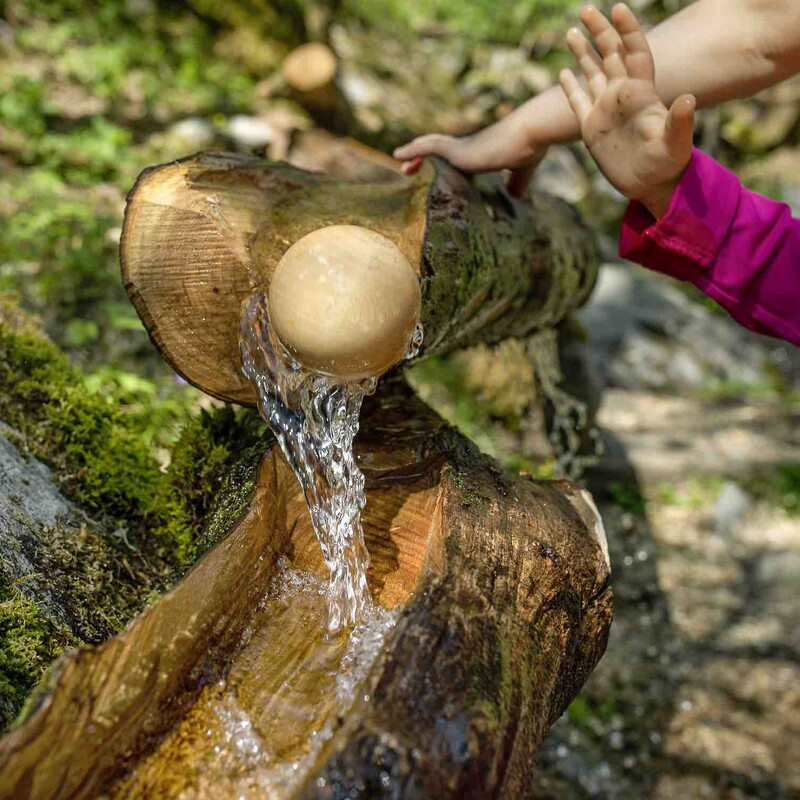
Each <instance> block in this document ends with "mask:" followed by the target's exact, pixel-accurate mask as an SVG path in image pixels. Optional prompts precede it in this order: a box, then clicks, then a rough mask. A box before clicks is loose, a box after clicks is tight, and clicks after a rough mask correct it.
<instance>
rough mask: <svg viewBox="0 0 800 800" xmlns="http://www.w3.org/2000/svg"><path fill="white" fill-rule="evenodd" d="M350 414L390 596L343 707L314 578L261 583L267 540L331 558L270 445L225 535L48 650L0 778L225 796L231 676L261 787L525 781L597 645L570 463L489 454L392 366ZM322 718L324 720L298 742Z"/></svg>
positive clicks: (9, 791)
mask: <svg viewBox="0 0 800 800" xmlns="http://www.w3.org/2000/svg"><path fill="white" fill-rule="evenodd" d="M362 428H363V435H361V436H360V437H359V439H358V445H357V454H358V457H359V461H360V464H361V466H362V469H363V471H364V473H365V475H366V477H367V498H368V502H367V508H366V511H365V515H364V528H365V534H366V540H367V546H368V549H369V550H370V553H371V559H372V561H371V566H370V570H369V583H370V586H371V589H372V592H373V595H374V597H375V599H376V601H377V602H378V603H379V604H380V605H382V606H384V607H386V608H394V609H397V610H398V612H399V614H400V616H399V619H398V621H397V623H396V625H395V627H394V628H393V629H392V631H391V633H390V634H389V637H388V639H387V641H386V643H385V646H384V647H383V650H382V651H381V653H380V655H379V657H378V658H377V660H376V661H375V662H374V663H373V665H372V667H371V669H370V671H369V673H368V675H367V676H366V678H365V680H364V682H363V684H361V685H360V686H359V688H358V692H357V694H356V698H357V699H356V700H355V702H354V703H353V705H352V706H351V707H350V709H349V710H348V711H347V712H346V713H344V714H343V715H342V716H341V717H339V716H337V713H335V709H334V703H333V699H332V698H333V697H334V696H335V692H336V685H335V677H334V675H333V673H334V671H335V670H336V669H337V667H338V665H339V661H340V660H341V657H342V652H343V649H344V644H345V642H346V637H344V636H340V637H339V638H337V639H334V640H326V639H325V638H324V635H323V630H322V628H323V624H322V621H323V619H324V613H323V612H324V609H323V605H324V598H322V597H321V596H319V595H305V596H303V597H300V599H298V600H296V601H295V602H292V603H291V604H289V605H286V604H281V603H279V602H275V601H271V600H267V601H266V602H264V597H265V594H266V593H267V589H268V586H269V584H270V580H271V577H272V575H273V573H274V570H275V565H276V562H277V560H278V558H279V556H281V555H283V556H285V557H287V558H288V559H289V560H290V561H291V562H292V563H293V564H294V565H295V566H296V567H298V568H300V569H302V570H307V571H311V572H314V573H317V574H319V575H323V574H324V565H323V563H322V558H321V554H320V550H319V547H318V546H317V543H316V541H315V538H314V535H313V532H312V530H311V525H310V522H309V519H308V514H307V511H306V509H305V505H304V503H303V500H302V497H301V495H300V490H299V488H298V486H297V483H296V481H295V479H294V476H293V475H292V473H291V471H290V469H289V467H288V466H287V465H286V463H285V462H284V460H283V458H282V456H281V455H280V454H279V452H278V450H277V448H275V447H272V448H271V449H270V450H269V451H268V452H267V453H266V455H265V456H264V457H263V459H262V460H261V462H260V466H259V468H258V481H257V486H256V488H255V490H254V492H253V494H252V496H251V498H250V500H249V503H248V505H247V507H246V508H245V509H243V510H242V514H241V516H240V517H239V518H238V519H235V520H233V521H232V527H231V532H230V534H229V535H228V536H227V538H226V539H224V540H223V541H222V542H221V543H220V544H219V545H217V547H216V548H214V549H213V550H212V551H210V552H209V553H208V554H207V555H206V557H205V558H204V559H203V560H202V561H201V562H200V563H198V565H197V566H196V567H195V568H194V570H193V571H192V572H191V573H189V575H188V576H187V577H186V578H185V579H184V580H183V581H182V582H181V583H180V584H179V585H178V586H177V587H176V588H174V589H173V590H172V591H171V592H169V593H168V594H167V595H165V596H164V597H163V598H161V599H160V600H158V601H157V602H156V603H155V604H154V605H152V606H151V607H150V608H148V609H147V610H146V611H145V612H143V613H142V614H141V615H140V616H139V617H138V618H137V619H136V620H134V622H133V623H132V624H131V625H130V627H129V628H128V629H127V630H126V631H125V632H123V633H121V634H119V635H118V636H116V637H114V638H113V639H111V640H109V641H108V642H106V643H104V644H103V645H101V646H99V647H95V648H89V647H85V648H81V649H80V650H78V651H75V652H73V653H71V654H70V655H67V656H66V657H65V658H63V659H62V660H61V661H60V662H59V663H58V664H57V665H56V667H55V669H54V670H53V671H52V673H51V675H50V677H49V679H48V681H47V687H46V688H45V689H42V690H40V694H39V696H38V699H37V707H36V710H35V711H33V712H32V713H31V714H30V715H29V716H28V719H27V720H26V721H25V722H24V724H22V726H21V727H19V728H18V729H17V730H15V731H13V732H11V733H10V734H8V735H7V736H6V737H5V738H4V739H3V740H2V741H0V797H2V798H15V800H24V799H25V798H53V797H71V798H93V797H97V796H99V795H104V794H110V795H111V796H112V797H116V798H142V797H154V798H155V797H158V798H160V799H161V798H163V799H164V800H166V799H167V798H176V797H178V796H182V797H202V798H213V800H225V798H228V797H231V798H235V797H238V796H239V794H240V793H241V792H242V787H243V786H247V785H248V784H246V783H242V781H247V780H251V779H252V780H253V781H255V783H254V784H253V785H254V786H255V787H256V788H257V787H258V785H259V784H258V779H259V778H258V774H255V775H253V774H250V773H248V770H250V769H251V768H253V769H255V767H252V765H250V766H248V765H247V763H246V762H245V763H244V766H242V763H240V762H239V761H237V760H236V759H235V758H234V759H233V760H232V761H231V760H227V761H225V760H222V761H220V755H219V753H215V750H214V747H215V746H219V745H220V743H222V746H223V750H224V749H225V747H229V748H233V747H234V745H233V744H231V743H230V742H227V743H226V740H224V739H221V738H220V737H221V735H222V733H221V729H220V725H221V723H220V718H219V715H218V714H217V712H215V711H214V709H215V708H216V706H215V703H216V702H218V693H219V692H225V691H232V692H235V700H236V704H237V708H238V709H239V710H240V711H241V714H242V715H244V716H243V717H242V719H244V718H246V719H247V721H248V724H249V726H250V727H248V728H247V730H248V731H249V732H250V733H251V734H252V735H253V736H256V737H258V741H260V742H261V743H262V744H263V745H264V746H265V747H266V746H268V747H269V750H270V752H271V753H273V754H275V755H274V759H276V760H278V761H279V763H280V764H284V765H286V766H287V767H288V769H289V771H290V774H291V776H292V777H291V780H289V781H288V782H286V783H284V784H282V785H276V786H273V785H272V784H268V785H269V786H271V787H272V788H271V789H270V791H269V792H266V791H265V792H264V793H263V796H269V797H270V798H276V799H280V798H340V797H361V798H367V797H369V798H373V797H375V798H377V797H386V798H389V797H392V798H421V797H436V798H481V800H485V799H486V798H509V800H510V799H511V798H517V797H520V796H521V792H522V791H523V789H524V787H525V786H526V783H527V781H528V778H529V776H530V773H531V771H532V770H533V768H534V760H533V755H534V753H535V751H536V748H537V746H538V744H539V743H540V742H541V740H542V738H543V737H544V735H545V733H546V731H547V730H548V728H549V726H550V725H551V724H552V722H553V721H554V720H555V719H556V718H557V717H558V716H559V715H560V714H561V713H562V712H563V710H564V709H565V707H566V706H567V704H568V703H569V702H570V700H571V699H572V698H573V697H574V696H575V695H576V693H577V692H578V690H579V689H580V687H581V685H582V684H583V682H584V680H585V679H586V677H587V676H588V675H589V673H590V672H591V670H592V669H593V667H594V666H595V664H596V663H597V661H598V660H599V658H600V656H601V655H602V652H603V650H604V648H605V644H606V639H607V635H608V629H609V625H610V621H611V590H610V588H609V586H608V576H609V567H608V560H607V551H606V546H605V537H604V534H603V532H602V525H601V523H600V521H599V518H598V517H597V514H596V511H595V510H594V508H593V505H592V503H591V500H590V499H589V498H588V495H586V493H585V492H582V491H581V490H580V489H579V488H577V487H576V486H574V485H572V484H569V483H566V482H561V483H540V482H534V481H531V480H528V479H525V478H521V477H509V476H507V475H505V474H503V473H502V472H501V470H500V469H499V468H498V467H497V466H496V465H495V464H494V463H493V462H491V460H489V459H487V458H485V457H483V456H480V455H479V454H477V453H476V451H475V449H474V447H473V446H472V445H471V444H470V443H469V442H468V441H466V440H465V439H464V438H463V437H461V436H460V435H459V434H457V433H456V432H455V431H453V430H452V429H451V428H449V427H447V426H446V425H445V424H444V423H443V422H442V421H441V420H440V419H439V418H438V417H437V416H436V415H435V414H433V412H431V411H430V410H429V409H428V408H427V407H426V406H425V405H424V404H422V403H421V402H420V401H419V400H417V399H416V398H415V397H414V396H413V395H412V394H411V393H410V392H409V391H408V390H407V389H406V388H405V387H404V385H402V383H401V382H400V381H396V382H395V383H394V385H393V386H391V387H388V386H387V387H384V391H383V392H382V393H381V396H380V397H379V398H378V399H373V400H371V401H369V402H368V403H367V404H366V406H365V412H364V418H363V423H362ZM248 629H249V631H248ZM220 678H227V684H226V687H227V688H226V689H221V688H218V687H217V683H216V682H217V681H218V680H219V679H220ZM323 725H329V726H330V733H331V736H330V738H329V739H328V740H327V741H326V742H325V743H324V746H323V747H321V749H319V750H318V751H315V752H312V753H311V755H308V748H309V742H310V741H311V740H312V739H313V735H312V731H313V730H320V729H321V728H322V726H323ZM248 741H249V740H248ZM223 755H224V754H223ZM228 755H230V754H229V753H228ZM234 755H235V754H234ZM295 762H297V763H298V764H299V768H298V770H292V769H291V765H292V764H293V763H295ZM256 766H258V765H256ZM273 766H274V764H273ZM262 767H263V765H262ZM258 768H261V767H258ZM264 768H266V767H264ZM261 779H263V780H264V781H266V778H265V777H264V774H262V775H261ZM279 783H280V782H279ZM263 785H265V784H263V783H262V784H261V786H262V788H263ZM181 793H184V794H181Z"/></svg>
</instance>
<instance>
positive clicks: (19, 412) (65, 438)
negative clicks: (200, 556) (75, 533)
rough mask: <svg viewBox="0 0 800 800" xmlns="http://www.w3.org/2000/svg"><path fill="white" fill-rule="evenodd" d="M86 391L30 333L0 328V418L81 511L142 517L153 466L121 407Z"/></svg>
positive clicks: (51, 348)
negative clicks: (55, 475)
mask: <svg viewBox="0 0 800 800" xmlns="http://www.w3.org/2000/svg"><path fill="white" fill-rule="evenodd" d="M115 399H117V398H112V397H107V396H104V395H101V394H96V393H92V392H88V391H87V390H86V387H85V385H84V382H83V379H82V376H81V375H80V373H79V372H78V370H76V369H75V368H74V367H72V366H71V365H70V363H69V362H68V360H67V358H66V357H65V356H64V355H63V354H62V353H61V352H60V351H59V350H58V349H57V348H56V347H55V345H53V344H52V343H51V342H50V341H48V340H47V339H46V338H44V337H43V336H41V335H39V334H36V333H34V332H33V331H32V329H31V328H30V327H29V328H27V329H24V330H22V331H20V332H15V331H14V330H12V329H11V328H10V327H9V326H8V325H5V324H0V419H2V420H3V421H4V422H6V423H7V424H8V425H10V426H11V427H13V428H14V429H16V430H17V431H18V432H19V433H20V434H22V436H23V437H24V440H25V444H26V446H27V448H28V450H29V451H30V452H32V453H33V454H34V455H35V456H36V457H37V458H40V459H41V460H43V461H45V462H46V463H48V464H49V465H50V466H51V467H52V468H53V469H54V471H55V472H56V474H57V476H58V477H59V479H60V483H61V484H62V486H63V487H64V489H65V492H66V493H67V494H68V495H69V496H70V497H71V498H72V499H74V500H75V501H77V502H78V503H79V504H80V505H81V506H83V507H84V508H85V509H86V510H87V511H91V512H94V513H100V514H103V515H104V516H111V517H119V518H123V517H128V518H129V517H134V518H138V519H144V518H146V517H147V516H148V515H149V514H150V513H151V512H152V502H153V496H154V493H155V489H156V486H157V485H158V483H159V481H160V480H161V478H160V477H159V469H158V463H157V462H156V460H155V457H154V456H153V454H152V453H151V451H150V447H149V445H148V443H147V442H146V441H143V440H142V437H141V436H140V435H139V434H138V432H137V428H136V421H135V419H132V418H130V417H128V416H126V415H125V412H124V407H123V401H124V398H119V399H118V400H119V401H118V402H115Z"/></svg>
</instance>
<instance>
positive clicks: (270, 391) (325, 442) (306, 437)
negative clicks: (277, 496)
mask: <svg viewBox="0 0 800 800" xmlns="http://www.w3.org/2000/svg"><path fill="white" fill-rule="evenodd" d="M239 343H240V346H241V351H242V361H243V365H244V367H243V369H244V374H245V375H246V376H247V378H248V379H249V380H250V382H251V383H252V384H253V386H254V387H255V389H256V393H257V395H258V405H259V410H260V411H261V415H262V416H263V417H264V419H265V420H266V421H267V423H268V424H269V426H270V427H271V428H272V430H273V432H274V433H275V436H276V437H277V439H278V442H279V444H280V446H281V449H282V450H283V453H284V455H285V456H286V458H287V460H288V461H289V464H290V465H291V467H292V469H293V470H294V473H295V475H296V476H297V479H298V480H299V481H300V485H301V486H302V488H303V493H304V495H305V499H306V503H307V505H308V510H309V513H310V515H311V522H312V524H313V526H314V530H315V532H316V534H317V538H318V539H319V543H320V546H321V547H322V554H323V556H324V558H325V563H326V564H327V565H328V569H329V570H330V590H329V591H330V594H329V602H328V607H329V611H328V630H330V631H336V630H338V629H339V628H340V627H341V626H342V625H354V624H355V623H356V622H357V621H358V620H359V619H360V618H361V615H362V613H363V611H364V609H365V608H366V606H367V605H368V603H369V602H370V595H369V589H368V587H367V577H366V571H367V566H368V564H369V554H368V553H367V549H366V546H365V545H364V532H363V530H362V528H361V510H362V509H363V508H364V505H365V503H366V497H365V494H364V476H363V475H362V473H361V470H359V468H358V465H357V464H356V461H355V457H354V455H353V439H354V438H355V435H356V433H357V432H358V424H359V414H360V412H361V404H362V402H363V400H364V397H365V396H366V395H369V394H372V393H373V392H374V391H375V387H376V386H377V383H378V378H377V376H375V377H368V378H364V379H362V380H358V381H352V382H350V383H344V384H343V383H340V382H337V379H336V378H332V377H330V376H326V375H319V374H316V373H313V372H309V371H308V370H306V369H304V368H303V367H302V366H301V365H300V364H299V363H297V362H296V361H295V360H294V359H293V358H292V356H291V355H290V354H289V353H288V351H287V350H286V348H284V347H283V345H282V344H281V343H280V341H279V340H278V338H277V337H276V336H275V334H274V332H273V330H272V327H271V325H270V323H269V314H268V310H267V300H266V295H265V293H264V291H263V290H259V291H257V292H256V293H254V294H253V296H252V297H251V298H250V299H249V300H248V301H247V302H246V303H245V304H244V305H243V306H242V314H241V319H240V329H239ZM421 343H422V328H421V327H420V326H419V325H418V326H417V328H416V330H415V331H414V335H413V337H412V340H411V342H410V348H409V352H408V354H407V356H406V357H407V358H411V357H413V356H414V355H416V353H417V351H418V350H419V347H420V345H421Z"/></svg>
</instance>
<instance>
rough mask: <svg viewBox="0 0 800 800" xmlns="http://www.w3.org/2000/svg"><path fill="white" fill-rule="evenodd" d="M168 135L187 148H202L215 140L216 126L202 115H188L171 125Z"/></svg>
mask: <svg viewBox="0 0 800 800" xmlns="http://www.w3.org/2000/svg"><path fill="white" fill-rule="evenodd" d="M166 135H167V136H168V137H169V138H170V139H171V140H177V142H179V143H180V144H181V145H182V146H183V147H184V148H185V149H186V150H189V151H191V150H202V149H203V148H204V147H208V146H209V145H210V144H211V143H212V142H213V141H214V126H213V125H212V124H211V123H210V122H209V121H208V120H207V119H203V118H202V117H187V118H186V119H182V120H180V121H179V122H176V123H175V124H174V125H171V126H170V127H169V128H168V129H167V131H166Z"/></svg>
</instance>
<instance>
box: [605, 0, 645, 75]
mask: <svg viewBox="0 0 800 800" xmlns="http://www.w3.org/2000/svg"><path fill="white" fill-rule="evenodd" d="M611 19H612V21H613V22H614V27H615V28H616V29H617V33H619V36H620V40H621V41H622V45H623V54H622V57H623V59H624V61H625V67H626V69H627V71H628V74H629V75H630V76H631V77H632V78H641V79H642V80H653V78H654V77H655V67H654V64H653V54H652V52H651V51H650V45H649V44H648V43H647V37H646V36H645V35H644V33H642V29H641V28H640V27H639V20H637V19H636V16H635V15H634V13H633V11H631V10H630V8H628V6H626V5H625V4H624V3H617V5H615V6H614V8H612V9H611Z"/></svg>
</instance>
